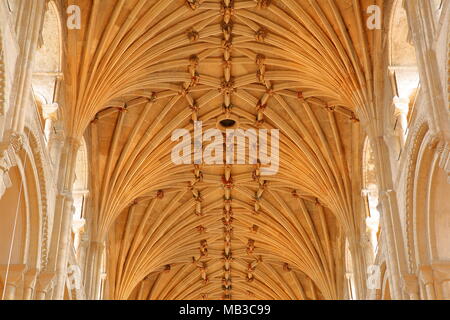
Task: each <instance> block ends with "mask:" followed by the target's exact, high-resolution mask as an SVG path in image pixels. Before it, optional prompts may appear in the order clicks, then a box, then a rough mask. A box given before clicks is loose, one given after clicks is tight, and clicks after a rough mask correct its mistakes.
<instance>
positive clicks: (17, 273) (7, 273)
mask: <svg viewBox="0 0 450 320" xmlns="http://www.w3.org/2000/svg"><path fill="white" fill-rule="evenodd" d="M26 268H27V266H26V265H24V264H12V265H2V266H0V278H1V280H2V282H3V284H4V292H2V294H1V296H2V300H14V299H16V289H17V286H18V285H20V283H21V281H22V280H23V275H24V272H25V270H26Z"/></svg>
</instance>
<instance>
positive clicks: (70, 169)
mask: <svg viewBox="0 0 450 320" xmlns="http://www.w3.org/2000/svg"><path fill="white" fill-rule="evenodd" d="M79 147H80V142H79V140H78V139H74V138H67V139H66V145H65V148H64V152H63V155H62V158H61V163H60V167H59V172H60V175H61V180H60V183H61V185H60V186H59V190H60V191H59V192H60V193H59V194H58V196H57V200H56V206H55V213H56V215H59V216H60V218H61V220H60V224H59V225H60V228H59V242H58V244H57V245H58V249H57V250H56V251H55V252H57V254H58V256H56V257H55V270H56V280H55V281H56V283H55V291H54V293H53V295H54V296H53V298H54V299H55V300H61V299H63V298H64V286H65V284H66V277H67V263H68V259H69V250H70V238H71V237H70V236H71V225H72V218H73V197H72V190H73V183H74V181H75V164H76V157H77V152H78V149H79Z"/></svg>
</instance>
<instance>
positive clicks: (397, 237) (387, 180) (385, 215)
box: [371, 130, 406, 300]
mask: <svg viewBox="0 0 450 320" xmlns="http://www.w3.org/2000/svg"><path fill="white" fill-rule="evenodd" d="M374 132H375V130H373V131H372V132H371V135H373V134H374ZM372 142H373V143H372V146H373V151H374V153H375V161H376V166H377V181H378V184H379V186H380V203H381V205H382V209H383V210H382V213H381V221H382V224H383V233H384V236H385V241H384V242H385V243H384V244H385V248H386V255H387V264H388V270H389V275H390V283H391V292H392V298H393V299H394V300H400V299H402V298H403V294H402V290H401V283H400V275H401V274H402V273H403V272H402V270H404V269H405V265H406V263H405V261H406V260H405V253H404V252H403V248H404V246H403V238H402V233H401V226H400V220H399V216H398V205H397V197H396V194H395V191H394V190H393V181H392V170H391V166H390V162H389V150H388V148H387V145H386V143H385V141H384V137H383V136H379V137H377V138H375V139H372Z"/></svg>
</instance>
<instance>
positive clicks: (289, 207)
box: [65, 0, 383, 299]
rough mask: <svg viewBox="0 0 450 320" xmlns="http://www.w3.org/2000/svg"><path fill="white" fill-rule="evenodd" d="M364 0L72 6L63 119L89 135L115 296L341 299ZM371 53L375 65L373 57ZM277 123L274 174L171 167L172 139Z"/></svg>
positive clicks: (368, 78)
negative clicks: (178, 134) (228, 124)
mask: <svg viewBox="0 0 450 320" xmlns="http://www.w3.org/2000/svg"><path fill="white" fill-rule="evenodd" d="M374 2H375V3H377V4H378V5H380V7H383V1H381V0H380V1H373V0H371V1H365V0H353V1H351V0H279V1H269V0H235V1H232V0H224V1H219V0H207V1H202V0H187V1H186V0H173V1H167V0H78V1H74V0H72V1H68V3H70V4H72V3H75V4H77V5H80V7H81V12H82V14H83V19H82V22H83V25H82V28H81V30H70V31H68V33H67V39H66V41H65V43H66V54H67V64H66V67H65V68H66V69H65V75H66V77H65V80H66V88H65V93H66V95H65V99H66V113H65V121H66V123H67V126H68V127H69V128H70V133H71V135H72V136H73V137H75V138H79V137H81V136H83V135H86V136H87V137H88V144H89V146H90V150H91V154H92V157H91V158H92V162H91V172H92V174H91V184H92V188H93V195H94V202H95V205H94V213H95V214H94V217H93V219H94V223H93V226H92V228H93V232H94V234H95V237H96V238H97V239H98V240H105V239H107V240H108V250H107V254H108V288H109V289H108V295H107V296H108V297H109V298H111V299H128V298H139V299H336V298H340V297H341V296H342V293H343V289H342V288H343V285H344V283H343V282H344V276H343V272H344V271H343V270H344V245H345V243H344V242H345V239H346V237H348V238H349V239H350V241H356V239H355V237H356V235H357V233H358V232H359V223H360V221H361V220H360V219H361V217H360V211H361V210H360V209H361V207H360V206H361V204H360V200H359V190H360V189H361V188H360V183H361V182H360V176H361V174H360V167H359V162H360V160H359V159H360V158H361V157H360V154H359V152H360V147H361V141H360V132H361V129H360V120H359V119H360V118H362V119H366V118H368V117H371V116H373V114H374V108H375V107H374V106H375V96H374V88H375V84H374V83H375V82H374V78H376V75H374V72H373V69H374V67H373V66H374V62H372V60H374V56H375V55H374V54H373V52H376V51H375V49H376V48H379V47H378V46H379V45H380V41H381V38H380V37H381V36H380V32H377V31H369V30H367V28H366V19H367V15H366V14H365V12H366V9H367V7H368V6H369V5H372V4H374ZM375 60H376V59H375ZM223 115H227V116H230V115H231V116H233V117H235V118H236V119H239V125H240V128H242V129H249V128H256V129H280V135H281V136H280V152H281V154H280V170H279V172H278V174H276V175H274V176H260V175H259V174H258V172H259V168H258V166H253V165H231V166H224V165H223V166H220V165H216V166H206V165H201V166H199V167H195V166H194V165H182V166H176V165H174V164H173V163H172V161H171V150H172V148H173V147H174V143H173V142H171V134H172V132H173V131H174V130H175V129H179V128H186V129H188V130H190V131H193V124H192V120H193V119H198V120H201V121H203V124H204V127H205V128H204V130H206V129H208V128H215V127H216V122H217V118H219V117H221V116H223Z"/></svg>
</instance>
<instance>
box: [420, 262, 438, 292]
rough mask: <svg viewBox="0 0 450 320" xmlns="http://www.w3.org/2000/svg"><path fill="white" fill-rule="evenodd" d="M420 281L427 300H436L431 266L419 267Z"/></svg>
mask: <svg viewBox="0 0 450 320" xmlns="http://www.w3.org/2000/svg"><path fill="white" fill-rule="evenodd" d="M420 280H421V281H422V283H423V285H424V286H425V290H426V295H427V300H436V291H435V288H434V279H433V269H432V268H431V266H422V267H420Z"/></svg>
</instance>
